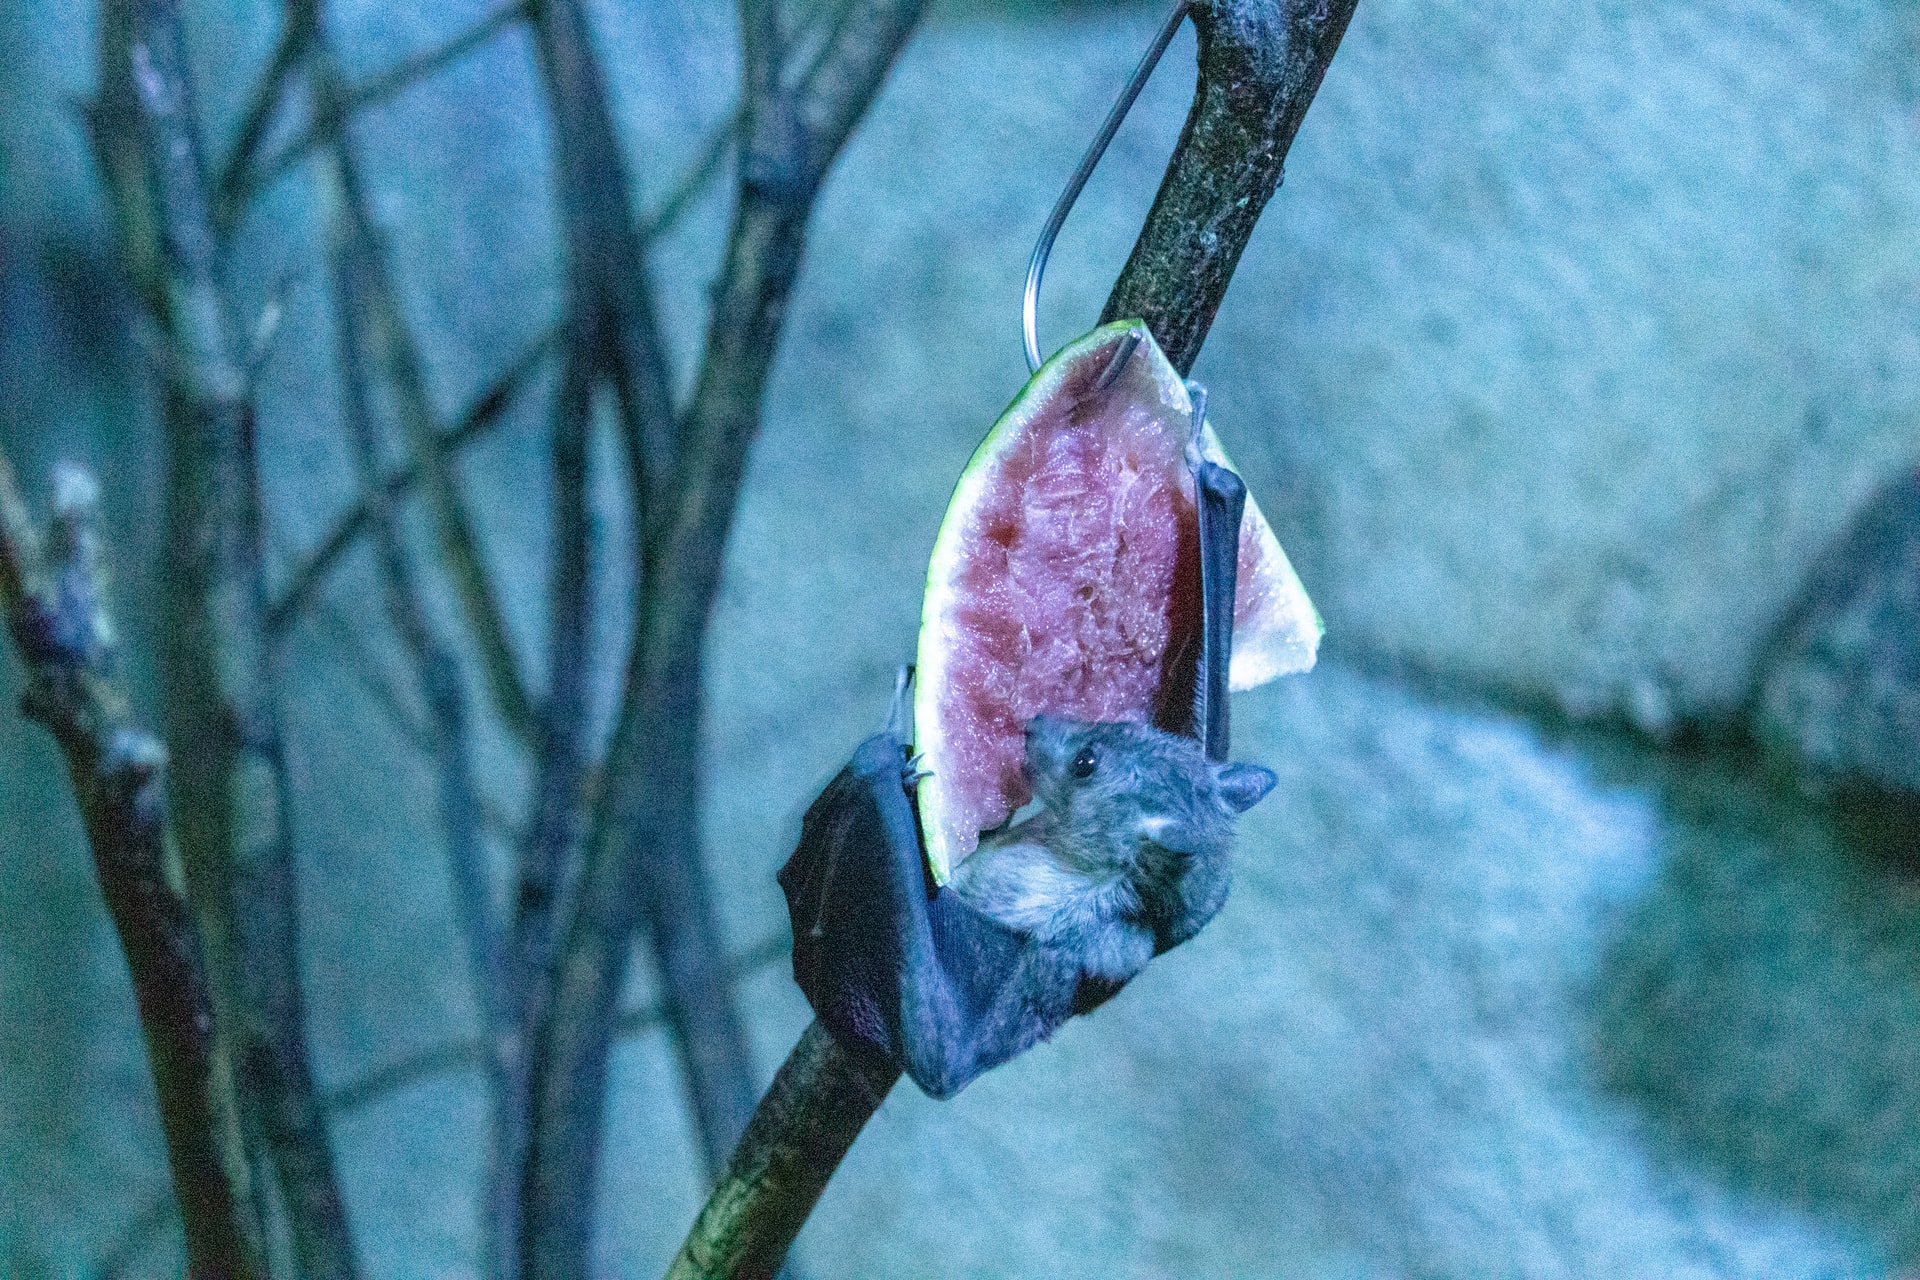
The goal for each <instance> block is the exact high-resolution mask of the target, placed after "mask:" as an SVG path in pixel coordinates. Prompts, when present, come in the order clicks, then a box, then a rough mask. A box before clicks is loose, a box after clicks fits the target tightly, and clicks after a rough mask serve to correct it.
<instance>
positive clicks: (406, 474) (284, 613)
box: [267, 324, 565, 636]
mask: <svg viewBox="0 0 1920 1280" xmlns="http://www.w3.org/2000/svg"><path fill="white" fill-rule="evenodd" d="M564 332H565V326H564V325H563V324H555V325H552V326H549V327H548V328H547V330H546V331H545V332H543V333H542V334H541V335H540V336H539V337H537V338H535V339H534V340H533V342H532V343H531V344H529V345H528V347H527V349H526V350H525V351H523V352H521V353H520V354H519V355H518V356H516V357H514V360H513V363H512V364H510V365H508V366H507V367H506V368H505V369H504V370H502V371H501V373H500V376H499V377H497V378H495V379H494V380H493V381H492V382H491V383H489V384H487V386H486V388H485V389H484V390H483V391H481V393H480V394H479V395H478V396H475V397H474V399H473V401H472V403H470V404H469V405H468V406H467V408H466V410H465V412H463V413H462V414H461V415H460V419H459V421H458V422H457V423H455V424H454V426H453V427H452V428H451V429H449V430H448V431H446V432H445V433H444V434H443V435H442V436H441V452H443V453H445V454H446V455H447V456H449V457H454V456H457V455H459V454H460V453H462V452H464V451H465V450H466V448H467V446H469V445H471V444H474V443H477V442H478V441H480V440H482V439H484V438H485V437H486V436H487V435H488V433H490V432H491V431H492V430H493V429H494V428H495V427H497V426H499V425H500V422H501V420H502V418H503V416H504V415H505V413H506V410H507V408H508V406H509V405H511V404H512V403H513V402H514V400H515V399H516V398H518V396H519V394H520V392H521V391H522V390H524V389H525V387H526V384H527V383H528V382H530V381H532V379H533V375H534V374H536V373H538V372H539V371H540V366H541V365H542V364H543V363H545V361H546V358H547V356H548V355H550V354H551V353H552V351H553V349H554V348H555V347H556V346H557V345H559V342H560V338H561V335H562V334H563V333H564ZM419 480H420V468H419V467H418V466H417V465H415V463H414V462H413V461H412V460H408V461H407V462H406V463H405V464H403V465H401V466H399V467H396V468H394V469H393V470H392V471H391V472H389V473H388V474H387V477H386V479H385V482H384V488H385V496H386V499H387V501H389V502H395V501H398V500H399V499H400V498H401V497H403V496H404V495H405V494H406V493H407V492H408V491H410V490H411V489H412V488H413V487H414V485H415V484H417V483H419ZM370 497H371V495H370V494H369V495H364V496H362V498H361V499H360V501H358V502H356V503H355V504H354V505H353V506H352V507H351V508H350V509H349V510H348V511H347V514H346V515H344V516H342V517H340V520H339V522H338V523H337V524H335V525H334V526H333V528H332V529H331V530H329V531H328V532H327V534H326V536H324V537H323V538H321V539H320V541H319V542H318V543H317V544H316V545H315V547H314V549H313V550H312V551H311V552H309V553H308V554H307V556H306V558H305V559H303V560H301V561H300V563H299V564H297V565H295V566H294V568H293V570H292V572H290V573H289V574H288V575H287V584H286V587H285V588H284V589H283V590H282V591H281V593H280V597H279V599H277V600H275V601H274V602H273V603H272V605H270V606H269V607H268V609H267V631H268V633H269V634H271V635H275V636H279V635H284V634H285V633H286V631H287V629H288V628H289V627H291V626H292V625H293V624H294V622H295V621H296V620H298V618H299V616H300V613H301V612H302V610H304V609H306V608H307V606H309V605H310V604H312V603H313V598H314V596H315V595H316V594H318V592H319V590H320V587H321V586H322V585H323V584H324V583H325V582H326V580H327V577H328V575H330V574H331V573H332V572H333V570H334V567H335V566H336V565H338V564H339V563H340V558H341V557H342V556H344V555H345V554H346V553H347V551H348V550H349V549H350V548H352V547H353V546H354V544H355V543H357V542H359V541H360V539H361V538H362V537H364V536H365V535H366V534H367V532H368V530H370V529H371V528H372V527H373V509H372V507H371V506H370V505H369V498H370Z"/></svg>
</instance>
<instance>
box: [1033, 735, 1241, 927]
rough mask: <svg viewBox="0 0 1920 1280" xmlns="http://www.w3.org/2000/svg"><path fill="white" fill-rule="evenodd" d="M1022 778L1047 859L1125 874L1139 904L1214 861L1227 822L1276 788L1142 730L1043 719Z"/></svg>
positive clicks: (1222, 852)
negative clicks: (1042, 815)
mask: <svg viewBox="0 0 1920 1280" xmlns="http://www.w3.org/2000/svg"><path fill="white" fill-rule="evenodd" d="M1026 770H1027V778H1028V781H1029V782H1030V783H1031V784H1032V786H1033V794H1034V797H1035V799H1037V800H1039V802H1040V804H1041V806H1042V808H1043V809H1044V810H1045V811H1046V817H1047V824H1046V825H1047V828H1048V836H1047V847H1048V848H1049V849H1050V850H1052V852H1053V853H1054V855H1055V856H1056V857H1058V858H1060V859H1061V860H1062V861H1063V862H1066V863H1067V864H1068V865H1070V866H1073V867H1074V868H1076V869H1077V870H1080V871H1083V872H1085V873H1087V874H1091V875H1112V874H1130V875H1133V876H1134V877H1135V879H1136V881H1137V883H1138V887H1139V888H1140V890H1141V896H1142V898H1143V899H1145V898H1147V897H1149V896H1150V895H1151V893H1152V892H1153V891H1154V890H1155V889H1156V887H1159V882H1160V881H1161V880H1163V879H1165V878H1166V877H1169V876H1171V877H1174V878H1175V879H1176V880H1177V879H1178V878H1179V877H1180V876H1181V875H1182V874H1184V870H1183V868H1185V866H1186V864H1188V863H1190V862H1191V861H1192V860H1194V859H1213V860H1218V861H1222V862H1224V860H1225V858H1226V857H1227V855H1228V853H1229V852H1230V850H1231V847H1232V842H1233V824H1234V819H1235V818H1236V817H1238V816H1239V815H1240V814H1241V813H1243V812H1245V811H1246V810H1247V809H1249V808H1251V807H1252V806H1253V805H1254V804H1256V803H1257V802H1258V801H1259V800H1260V799H1261V798H1262V797H1264V796H1265V795H1266V794H1267V793H1268V792H1269V791H1271V790H1273V787H1274V784H1275V782H1276V781H1277V779H1276V778H1275V777H1274V775H1273V774H1272V773H1271V772H1269V771H1268V770H1266V769H1262V768H1260V767H1259V766H1257V765H1248V764H1216V763H1215V762H1213V761H1211V760H1209V759H1207V757H1206V753H1205V752H1204V751H1202V750H1201V748H1200V744H1199V743H1197V742H1195V741H1194V740H1192V739H1191V738H1183V737H1178V736H1176V735H1174V734H1170V733H1162V732H1161V731H1160V730H1158V729H1154V728H1152V727H1150V726H1147V725H1143V724H1132V723H1126V722H1119V723H1098V724H1090V723H1087V722H1084V721H1079V720H1068V719H1065V718H1062V717H1059V716H1047V715H1043V716H1036V717H1035V718H1034V719H1033V721H1032V722H1031V723H1029V724H1028V726H1027V759H1026ZM1222 884H1223V887H1222V890H1221V892H1222V895H1223V896H1224V881H1223V882H1222ZM1215 905H1216V906H1217V905H1218V904H1217V903H1216V904H1215Z"/></svg>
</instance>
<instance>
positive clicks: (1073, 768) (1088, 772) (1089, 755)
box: [1067, 745, 1100, 781]
mask: <svg viewBox="0 0 1920 1280" xmlns="http://www.w3.org/2000/svg"><path fill="white" fill-rule="evenodd" d="M1099 764H1100V758H1099V757H1098V756H1096V755H1094V753H1093V747H1092V746H1090V745H1089V746H1085V747H1082V748H1080V750H1079V753H1078V754H1076V755H1075V756H1074V757H1073V763H1072V764H1070V765H1068V766H1067V770H1068V772H1070V773H1072V774H1073V776H1074V777H1076V778H1079V779H1081V780H1082V781H1085V780H1086V779H1088V778H1091V777H1092V776H1093V771H1094V769H1095V768H1096V767H1098V765H1099Z"/></svg>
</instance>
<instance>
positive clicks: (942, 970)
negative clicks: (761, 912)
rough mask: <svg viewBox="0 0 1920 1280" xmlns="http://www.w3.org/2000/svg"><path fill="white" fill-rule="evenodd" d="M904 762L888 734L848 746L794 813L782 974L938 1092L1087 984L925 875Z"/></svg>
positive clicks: (988, 1061)
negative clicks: (835, 769) (819, 788)
mask: <svg viewBox="0 0 1920 1280" xmlns="http://www.w3.org/2000/svg"><path fill="white" fill-rule="evenodd" d="M906 767H907V749H906V748H905V746H903V745H902V744H901V742H900V739H899V738H898V737H897V736H895V735H894V734H892V733H878V734H875V735H874V736H873V737H871V738H868V739H867V740H866V741H865V742H863V743H861V744H860V748H859V750H857V751H855V752H854V754H853V759H852V760H851V761H850V762H848V764H847V767H846V768H844V769H842V770H841V771H840V772H839V774H838V775H836V776H835V777H834V779H833V781H832V782H830V783H828V784H827V788H826V790H825V791H823V792H821V793H820V796H819V798H818V799H816V800H815V801H814V802H813V804H812V806H811V807H810V808H809V809H808V810H807V813H806V817H805V818H804V819H802V821H801V825H800V844H799V846H798V847H797V848H796V849H795V850H794V852H793V856H792V857H791V858H790V859H788V861H787V865H786V866H785V867H784V868H782V870H781V872H780V887H781V888H782V889H783V890H785V892H786V895H787V908H788V912H789V914H790V916H791V918H792V921H793V976H794V980H795V981H796V982H798V983H799V984H800V989H801V990H802V991H803V992H805V993H806V996H807V999H808V1001H809V1002H810V1003H811V1004H812V1005H813V1010H814V1013H815V1014H816V1015H817V1016H818V1017H819V1018H820V1021H821V1022H822V1023H824V1024H825V1025H826V1027H827V1029H828V1030H830V1031H831V1032H833V1034H834V1036H835V1037H836V1038H837V1039H839V1041H840V1042H841V1043H842V1044H843V1045H845V1046H847V1047H848V1048H849V1049H852V1050H853V1051H855V1052H858V1053H865V1054H867V1055H870V1056H876V1057H879V1058H881V1059H884V1060H886V1061H888V1062H891V1063H893V1064H894V1065H895V1066H898V1067H900V1068H901V1069H902V1070H904V1071H906V1072H907V1073H908V1074H909V1075H911V1076H912V1077H913V1078H914V1082H915V1083H916V1084H918V1085H919V1086H920V1087H921V1088H922V1089H924V1090H925V1091H926V1092H928V1093H929V1094H932V1095H933V1096H935V1097H947V1096H949V1095H951V1094H953V1093H955V1092H957V1091H958V1090H959V1089H960V1088H961V1087H962V1086H964V1085H965V1084H966V1083H967V1082H968V1081H969V1080H971V1079H973V1077H974V1076H976V1075H978V1074H979V1073H980V1072H982V1071H985V1070H987V1069H988V1068H989V1067H993V1066H997V1065H998V1064H1000V1063H1002V1062H1005V1061H1006V1060H1007V1059H1009V1058H1011V1057H1013V1056H1014V1055H1015V1054H1017V1053H1019V1052H1021V1051H1022V1050H1024V1049H1026V1048H1027V1047H1028V1046H1030V1045H1032V1044H1033V1043H1035V1042H1036V1041H1038V1040H1041V1039H1044V1038H1046V1037H1047V1036H1048V1035H1050V1034H1052V1032H1053V1030H1054V1028H1056V1027H1058V1026H1059V1025H1060V1023H1062V1022H1064V1021H1066V1019H1067V1018H1068V1017H1070V1016H1071V1015H1072V1014H1073V1013H1074V1012H1075V1011H1076V1010H1075V1002H1076V999H1078V1000H1080V1001H1081V1002H1082V1003H1083V1004H1084V1003H1085V1002H1086V1001H1088V1000H1092V999H1095V998H1096V997H1097V996H1098V995H1099V994H1100V993H1082V992H1081V991H1080V989H1079V968H1078V966H1077V965H1076V964H1075V963H1074V962H1073V961H1072V959H1071V957H1067V956H1063V955H1059V954H1056V953H1053V952H1051V951H1049V950H1048V949H1046V948H1043V947H1039V946H1037V945H1035V944H1034V943H1033V942H1032V941H1031V940H1030V939H1028V938H1027V937H1026V936H1025V935H1023V934H1019V933H1015V932H1013V931H1012V930H1010V929H1008V928H1006V927H1005V926H1004V925H1001V924H1000V923H998V922H997V921H995V920H992V919H990V918H988V917H986V916H983V915H981V914H980V913H979V912H977V911H975V910H973V909H972V908H971V907H969V906H967V904H966V903H965V902H963V901H961V899H960V898H959V896H958V895H957V894H955V893H953V892H952V891H951V890H948V889H942V888H937V887H936V886H935V885H934V883H933V880H932V877H931V876H930V875H929V874H928V873H927V862H926V857H925V855H924V854H923V853H922V852H921V848H920V824H919V822H918V820H917V819H916V817H915V815H914V810H913V801H912V798H911V797H910V795H909V794H908V792H907V789H906V784H905V781H904V774H905V770H906Z"/></svg>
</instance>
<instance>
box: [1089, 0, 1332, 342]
mask: <svg viewBox="0 0 1920 1280" xmlns="http://www.w3.org/2000/svg"><path fill="white" fill-rule="evenodd" d="M1355 3H1356V0H1312V2H1311V3H1308V2H1306V0H1259V2H1256V0H1208V2H1206V3H1198V4H1195V5H1194V7H1193V11H1192V16H1193V25H1194V29H1195V30H1196V32H1197V33H1198V34H1199V37H1200V74H1199V84H1198V87H1197V88H1196V89H1195V92H1194V96H1193V110H1192V111H1191V112H1189V113H1188V115H1187V124H1186V128H1185V129H1184V130H1183V131H1182V132H1181V134H1180V144H1179V146H1178V147H1177V148H1176V149H1175V150H1174V153H1173V159H1172V161H1171V162H1170V163H1169V164H1168V165H1167V173H1166V177H1165V178H1163V179H1162V180H1161V183H1160V191H1159V194H1157V195H1156V196H1155V197H1154V200H1153V210H1152V212H1150V213H1149V214H1148V215H1147V224H1146V226H1145V227H1144V228H1143V229H1142V230H1141V232H1140V238H1139V239H1138V240H1137V241H1135V242H1134V246H1133V253H1132V255H1131V256H1130V257H1128V259H1127V265H1126V267H1125V269H1123V270H1122V271H1121V273H1120V279H1119V281H1118V282H1116V283H1115V284H1114V286H1113V293H1112V294H1111V295H1110V296H1109V297H1108V299H1107V305H1106V309H1105V310H1104V311H1103V312H1102V313H1101V315H1100V320H1101V323H1103V324H1104V323H1106V322H1107V321H1109V320H1120V319H1125V318H1128V317H1138V318H1140V319H1142V320H1145V321H1146V322H1147V327H1148V328H1149V329H1151V330H1152V331H1153V336H1154V337H1155V338H1156V339H1158V340H1159V342H1160V346H1161V349H1162V350H1164V351H1165V352H1166V353H1167V359H1168V360H1170V361H1172V362H1173V366H1174V368H1176V369H1178V370H1180V372H1181V373H1183V374H1184V373H1187V372H1189V371H1191V370H1192V368H1193V362H1194V358H1195V357H1196V356H1198V355H1199V354H1200V344H1201V343H1202V342H1205V341H1206V337H1207V330H1208V329H1209V328H1211V327H1212V325H1213V317H1214V313H1215V312H1216V311H1218V310H1219V309H1220V300H1221V299H1222V298H1223V297H1225V296H1226V292H1227V283H1228V282H1229V281H1230V280H1232V279H1233V271H1234V268H1235V267H1237V266H1238V265H1239V264H1240V254H1241V251H1242V250H1244V249H1245V248H1246V247H1247V239H1248V237H1250V236H1251V235H1252V234H1253V226H1254V223H1256V222H1258V221H1259V219H1260V213H1261V211H1262V210H1263V209H1265V208H1266V207H1267V201H1268V199H1270V198H1271V197H1272V195H1273V193H1274V191H1275V190H1277V189H1278V188H1279V186H1280V180H1281V172H1282V169H1283V167H1284V165H1285V163H1286V159H1287V150H1288V148H1290V147H1291V146H1292V145H1293V137H1294V134H1295V133H1297V132H1298V131H1299V129H1300V122H1301V121H1302V120H1304V119H1305V118H1306V114H1307V107H1308V105H1309V104H1311V103H1312V101H1313V95H1314V94H1315V93H1317V92H1319V89H1320V81H1321V79H1322V78H1323V77H1324V76H1325V75H1326V73H1327V66H1328V65H1329V64H1330V63H1331V62H1332V61H1333V54H1334V50H1336V49H1337V48H1339V47H1340V37H1341V36H1342V35H1344V34H1346V30H1347V23H1348V22H1349V21H1350V20H1351V19H1352V17H1353V10H1354V5H1355Z"/></svg>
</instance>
